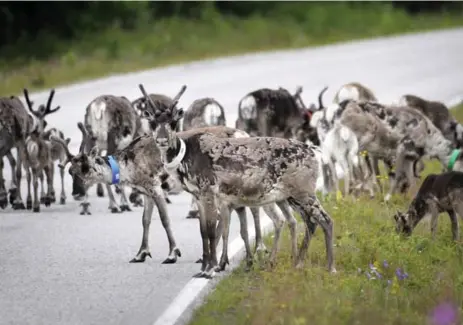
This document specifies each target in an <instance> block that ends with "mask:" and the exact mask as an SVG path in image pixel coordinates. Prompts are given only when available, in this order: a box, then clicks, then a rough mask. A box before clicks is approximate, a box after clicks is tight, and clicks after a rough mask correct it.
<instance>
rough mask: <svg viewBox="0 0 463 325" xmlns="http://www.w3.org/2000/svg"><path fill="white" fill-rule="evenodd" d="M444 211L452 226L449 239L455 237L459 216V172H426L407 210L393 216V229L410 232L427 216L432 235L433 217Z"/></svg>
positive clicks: (462, 199)
mask: <svg viewBox="0 0 463 325" xmlns="http://www.w3.org/2000/svg"><path fill="white" fill-rule="evenodd" d="M442 212H447V213H448V215H449V217H450V222H451V225H452V236H453V240H458V238H459V231H458V218H457V214H458V215H459V216H460V217H463V172H458V171H450V172H446V173H442V174H439V175H437V174H430V175H428V176H427V177H426V178H425V180H424V182H423V184H422V185H421V187H420V189H419V191H418V193H417V194H416V196H415V198H414V199H413V201H412V203H411V204H410V206H409V208H408V210H407V212H405V213H403V212H400V211H398V212H397V213H396V214H395V215H394V219H395V221H396V230H397V232H399V233H403V234H406V235H411V233H412V231H413V229H415V227H416V226H417V224H418V223H419V222H420V221H421V220H422V219H423V218H425V217H426V216H428V215H431V233H432V237H433V238H434V237H435V234H436V229H437V218H438V216H439V214H440V213H442Z"/></svg>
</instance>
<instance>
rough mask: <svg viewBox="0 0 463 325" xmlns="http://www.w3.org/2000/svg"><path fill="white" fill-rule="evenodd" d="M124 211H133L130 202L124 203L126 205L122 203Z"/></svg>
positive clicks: (122, 210)
mask: <svg viewBox="0 0 463 325" xmlns="http://www.w3.org/2000/svg"><path fill="white" fill-rule="evenodd" d="M124 211H132V209H130V207H129V206H128V204H124V205H121V212H124Z"/></svg>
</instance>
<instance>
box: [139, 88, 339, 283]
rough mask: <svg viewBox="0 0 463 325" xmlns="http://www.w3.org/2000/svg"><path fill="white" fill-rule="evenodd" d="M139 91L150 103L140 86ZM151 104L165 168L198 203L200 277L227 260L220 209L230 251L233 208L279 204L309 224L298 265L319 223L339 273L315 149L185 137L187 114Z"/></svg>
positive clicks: (270, 141) (274, 141) (275, 141)
mask: <svg viewBox="0 0 463 325" xmlns="http://www.w3.org/2000/svg"><path fill="white" fill-rule="evenodd" d="M185 88H186V86H184V88H183V89H182V91H183V90H184V89H185ZM140 90H141V91H142V93H143V94H144V96H145V98H146V99H147V102H148V103H149V102H150V101H149V97H148V95H147V94H146V91H145V90H144V88H143V86H142V85H140ZM150 104H151V103H150ZM151 105H152V107H151V109H152V113H151V112H150V111H145V112H146V113H145V114H146V115H147V118H148V119H149V120H150V121H151V123H150V124H151V126H152V128H153V129H154V131H153V134H152V136H153V138H154V139H155V140H156V144H157V145H158V147H159V149H160V151H161V156H162V160H163V164H164V168H165V169H166V170H167V171H168V172H169V174H170V175H171V176H173V177H176V178H178V179H179V181H180V182H182V185H183V187H184V188H185V190H186V191H188V192H190V193H191V194H193V195H194V196H195V197H196V199H197V202H198V207H199V211H200V218H199V221H200V230H201V237H202V240H203V260H202V266H201V272H200V273H199V274H197V275H196V276H197V277H206V278H210V277H212V276H213V275H214V272H215V270H217V269H221V268H222V265H223V262H224V259H226V258H227V255H226V254H224V253H225V252H223V253H222V257H221V261H220V264H219V265H218V262H217V253H216V244H217V240H218V239H219V238H218V236H217V235H218V234H217V231H216V222H217V208H219V209H220V221H221V222H223V227H224V228H223V234H224V237H223V240H224V242H223V247H224V249H226V247H227V245H228V237H226V234H228V232H229V218H230V212H231V208H232V207H246V206H248V207H260V206H262V207H265V206H268V205H270V204H275V203H276V204H278V205H279V206H280V205H282V204H284V203H285V202H287V203H289V205H290V206H291V207H293V208H294V209H296V210H297V211H298V212H299V213H300V214H301V216H302V218H303V220H304V222H305V223H306V226H307V228H306V231H305V236H304V240H303V243H302V245H301V248H300V251H299V255H298V256H297V257H296V249H295V243H296V241H295V239H296V238H292V248H293V252H292V253H293V258H294V262H295V264H296V265H297V266H299V267H300V266H302V263H303V260H304V258H305V255H306V253H307V249H308V246H309V242H310V239H311V237H312V236H313V234H314V232H315V230H316V228H317V225H321V227H322V229H323V231H324V233H325V244H326V252H327V260H328V269H329V270H330V271H332V272H335V271H336V270H335V268H334V256H333V221H332V219H331V218H330V216H329V215H328V214H327V213H326V212H325V211H324V209H323V208H322V206H321V204H320V202H319V201H318V199H317V197H316V195H315V183H316V179H317V176H318V162H317V159H316V158H315V152H314V150H315V148H314V147H313V146H311V145H308V144H305V143H302V142H300V141H296V140H287V139H282V138H272V137H248V138H230V139H224V138H219V137H216V136H214V135H213V134H210V133H202V134H195V135H192V136H190V137H187V138H181V137H179V136H178V135H177V132H176V131H175V130H176V127H177V125H178V123H179V121H180V119H181V118H182V117H183V110H182V109H177V108H176V107H175V106H174V107H172V109H169V110H160V109H158V108H157V107H155V106H154V105H153V104H151ZM280 208H281V210H282V212H283V214H284V215H285V217H287V218H288V214H289V215H290V216H289V218H294V217H293V216H291V213H290V211H289V209H288V210H286V209H283V208H282V207H281V206H280Z"/></svg>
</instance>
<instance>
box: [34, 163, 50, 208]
mask: <svg viewBox="0 0 463 325" xmlns="http://www.w3.org/2000/svg"><path fill="white" fill-rule="evenodd" d="M37 177H38V179H39V181H40V204H45V201H46V195H45V182H44V177H43V170H40V171H38V172H37ZM49 205H50V204H49Z"/></svg>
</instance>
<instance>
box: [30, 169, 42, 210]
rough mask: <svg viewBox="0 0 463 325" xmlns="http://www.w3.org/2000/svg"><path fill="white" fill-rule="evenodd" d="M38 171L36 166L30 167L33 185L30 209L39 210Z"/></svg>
mask: <svg viewBox="0 0 463 325" xmlns="http://www.w3.org/2000/svg"><path fill="white" fill-rule="evenodd" d="M39 173H41V172H39V171H38V170H37V169H36V168H32V185H33V186H34V199H33V202H32V211H34V212H40V200H39Z"/></svg>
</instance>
